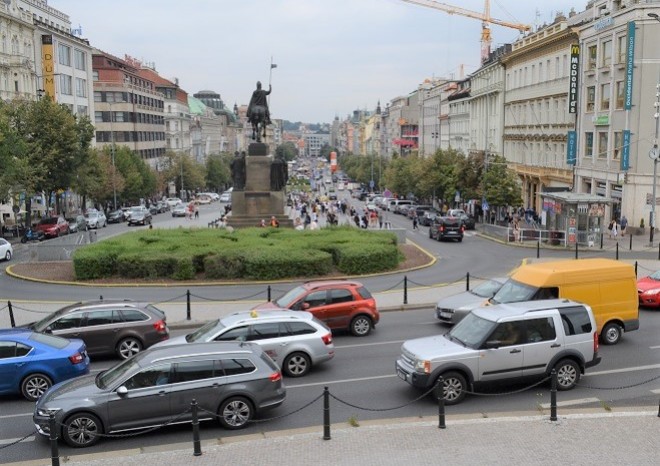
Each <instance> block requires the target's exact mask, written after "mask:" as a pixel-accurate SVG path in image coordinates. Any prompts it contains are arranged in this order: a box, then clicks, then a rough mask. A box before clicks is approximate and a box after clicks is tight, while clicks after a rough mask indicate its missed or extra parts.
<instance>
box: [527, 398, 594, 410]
mask: <svg viewBox="0 0 660 466" xmlns="http://www.w3.org/2000/svg"><path fill="white" fill-rule="evenodd" d="M589 403H600V399H598V398H579V399H577V400H566V401H559V402H557V406H575V405H585V404H589ZM540 406H541V408H543V409H548V408H550V403H541V405H540Z"/></svg>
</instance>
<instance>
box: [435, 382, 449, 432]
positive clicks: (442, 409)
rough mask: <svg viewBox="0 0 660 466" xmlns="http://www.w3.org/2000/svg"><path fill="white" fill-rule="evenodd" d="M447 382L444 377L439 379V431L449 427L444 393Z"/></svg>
mask: <svg viewBox="0 0 660 466" xmlns="http://www.w3.org/2000/svg"><path fill="white" fill-rule="evenodd" d="M444 386H445V381H444V379H443V378H442V376H440V377H438V384H437V390H438V429H446V428H447V425H446V424H445V393H444V392H445V391H444Z"/></svg>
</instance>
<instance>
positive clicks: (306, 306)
mask: <svg viewBox="0 0 660 466" xmlns="http://www.w3.org/2000/svg"><path fill="white" fill-rule="evenodd" d="M310 307H312V306H310V304H309V303H303V305H302V309H303V311H306V310H307V309H309V308H310Z"/></svg>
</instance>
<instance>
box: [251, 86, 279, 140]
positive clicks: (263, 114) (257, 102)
mask: <svg viewBox="0 0 660 466" xmlns="http://www.w3.org/2000/svg"><path fill="white" fill-rule="evenodd" d="M272 90H273V89H272V86H271V85H270V84H269V85H268V91H264V90H263V89H261V81H257V89H256V90H255V91H254V92H253V93H252V98H251V99H250V105H248V108H247V118H248V121H249V122H250V123H251V124H252V139H254V140H255V141H257V142H261V138H262V137H263V138H265V137H266V126H268V125H270V124H271V121H270V111H269V110H268V99H267V96H268V95H269V94H270V93H271V91H272Z"/></svg>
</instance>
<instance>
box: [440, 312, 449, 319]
mask: <svg viewBox="0 0 660 466" xmlns="http://www.w3.org/2000/svg"><path fill="white" fill-rule="evenodd" d="M440 317H444V318H445V319H450V318H451V313H449V312H441V313H440Z"/></svg>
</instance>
